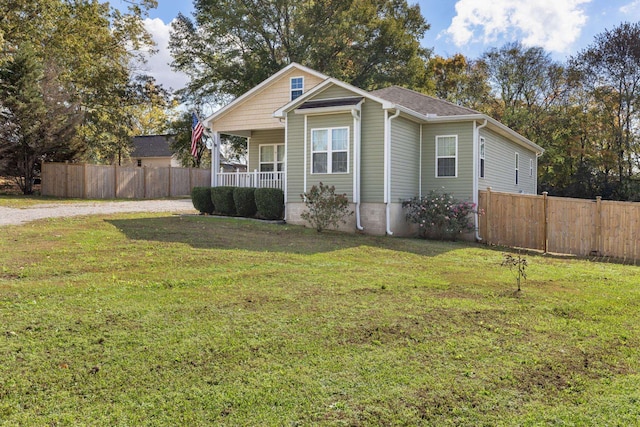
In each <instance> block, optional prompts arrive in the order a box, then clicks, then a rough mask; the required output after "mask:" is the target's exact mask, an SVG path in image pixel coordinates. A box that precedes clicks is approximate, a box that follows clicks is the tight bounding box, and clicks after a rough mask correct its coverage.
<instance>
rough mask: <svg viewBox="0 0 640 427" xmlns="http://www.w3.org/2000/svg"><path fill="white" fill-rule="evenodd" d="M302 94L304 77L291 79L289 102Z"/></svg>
mask: <svg viewBox="0 0 640 427" xmlns="http://www.w3.org/2000/svg"><path fill="white" fill-rule="evenodd" d="M303 92H304V77H291V100H292V101H293V100H294V99H296V98H297V97H299V96H300V95H302V93H303Z"/></svg>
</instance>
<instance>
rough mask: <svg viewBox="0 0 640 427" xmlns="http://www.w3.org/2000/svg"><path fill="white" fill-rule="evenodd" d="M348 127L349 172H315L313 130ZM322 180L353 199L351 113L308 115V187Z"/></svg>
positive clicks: (337, 191)
mask: <svg viewBox="0 0 640 427" xmlns="http://www.w3.org/2000/svg"><path fill="white" fill-rule="evenodd" d="M337 127H346V128H347V129H348V130H349V166H348V168H349V171H348V173H313V172H312V168H311V161H312V158H311V131H312V130H313V129H327V128H337ZM320 182H322V183H323V184H326V185H333V186H335V187H336V193H337V194H342V193H345V194H346V195H347V197H348V198H349V200H352V199H353V117H352V116H351V113H339V114H327V115H321V116H308V117H307V188H311V186H312V185H315V184H318V183H320Z"/></svg>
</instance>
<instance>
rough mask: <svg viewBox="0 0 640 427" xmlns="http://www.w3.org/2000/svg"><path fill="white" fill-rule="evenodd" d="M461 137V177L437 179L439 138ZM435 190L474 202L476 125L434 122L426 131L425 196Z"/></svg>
mask: <svg viewBox="0 0 640 427" xmlns="http://www.w3.org/2000/svg"><path fill="white" fill-rule="evenodd" d="M447 135H457V136H458V176H457V177H455V178H438V177H436V136H447ZM431 190H435V191H438V192H445V193H450V194H453V196H454V197H455V198H457V199H460V200H473V194H472V193H473V122H463V123H430V124H425V125H423V130H422V194H423V195H426V194H427V193H428V192H429V191H431Z"/></svg>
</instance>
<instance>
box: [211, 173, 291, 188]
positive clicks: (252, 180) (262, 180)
mask: <svg viewBox="0 0 640 427" xmlns="http://www.w3.org/2000/svg"><path fill="white" fill-rule="evenodd" d="M218 186H220V187H224V186H226V187H255V188H279V189H281V190H284V172H258V171H257V170H254V171H253V172H240V171H236V172H218Z"/></svg>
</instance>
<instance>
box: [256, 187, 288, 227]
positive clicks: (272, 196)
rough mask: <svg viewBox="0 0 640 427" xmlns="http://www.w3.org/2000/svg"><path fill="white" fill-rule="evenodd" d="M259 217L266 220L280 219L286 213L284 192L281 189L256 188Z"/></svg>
mask: <svg viewBox="0 0 640 427" xmlns="http://www.w3.org/2000/svg"><path fill="white" fill-rule="evenodd" d="M255 200H256V208H257V216H258V217H260V218H264V219H280V218H282V214H283V213H284V192H283V191H282V190H280V189H279V188H256V191H255Z"/></svg>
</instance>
